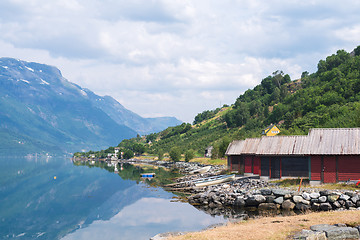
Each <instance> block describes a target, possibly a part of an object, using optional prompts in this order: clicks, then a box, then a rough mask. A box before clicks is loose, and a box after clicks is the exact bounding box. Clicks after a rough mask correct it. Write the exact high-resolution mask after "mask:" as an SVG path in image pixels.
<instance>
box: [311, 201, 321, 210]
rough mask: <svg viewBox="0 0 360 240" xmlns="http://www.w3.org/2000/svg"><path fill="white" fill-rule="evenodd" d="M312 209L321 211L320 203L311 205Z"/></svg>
mask: <svg viewBox="0 0 360 240" xmlns="http://www.w3.org/2000/svg"><path fill="white" fill-rule="evenodd" d="M311 209H312V210H314V211H319V210H320V203H313V204H312V205H311Z"/></svg>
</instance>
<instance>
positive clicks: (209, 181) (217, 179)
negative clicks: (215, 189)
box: [193, 174, 235, 187]
mask: <svg viewBox="0 0 360 240" xmlns="http://www.w3.org/2000/svg"><path fill="white" fill-rule="evenodd" d="M233 180H235V174H232V175H219V176H213V177H207V178H203V179H201V180H198V181H194V182H193V183H194V184H195V186H196V187H205V186H210V185H215V184H219V183H224V182H229V181H233Z"/></svg>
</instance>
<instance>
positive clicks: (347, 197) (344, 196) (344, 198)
mask: <svg viewBox="0 0 360 240" xmlns="http://www.w3.org/2000/svg"><path fill="white" fill-rule="evenodd" d="M339 198H340V199H341V200H344V201H347V200H349V199H350V196H348V195H346V194H341V195H340V197H339ZM336 200H337V199H336Z"/></svg>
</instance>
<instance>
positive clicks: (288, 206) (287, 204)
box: [281, 200, 295, 210]
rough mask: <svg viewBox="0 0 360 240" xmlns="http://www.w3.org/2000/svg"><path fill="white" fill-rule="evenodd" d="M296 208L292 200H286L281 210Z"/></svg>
mask: <svg viewBox="0 0 360 240" xmlns="http://www.w3.org/2000/svg"><path fill="white" fill-rule="evenodd" d="M294 207H295V203H293V202H292V201H290V200H285V201H284V202H283V203H282V204H281V208H282V209H284V210H293V209H294Z"/></svg>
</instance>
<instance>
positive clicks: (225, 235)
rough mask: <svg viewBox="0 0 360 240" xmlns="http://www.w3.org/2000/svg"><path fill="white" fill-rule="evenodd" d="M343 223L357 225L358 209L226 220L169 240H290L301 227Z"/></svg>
mask: <svg viewBox="0 0 360 240" xmlns="http://www.w3.org/2000/svg"><path fill="white" fill-rule="evenodd" d="M325 223H326V224H336V223H345V224H350V225H353V226H357V225H360V211H359V210H352V211H341V212H340V211H333V212H316V213H309V214H304V215H296V216H287V217H264V218H259V219H250V220H248V221H246V222H241V223H229V224H227V225H226V226H222V227H218V228H215V229H211V230H207V231H203V232H196V233H188V234H186V235H183V236H178V237H171V238H168V239H171V240H180V239H196V240H205V239H206V240H219V239H224V240H225V239H226V240H232V239H236V240H239V239H249V240H259V239H274V240H275V239H289V238H287V237H288V236H289V235H291V234H294V233H295V232H297V231H301V230H302V229H309V227H310V226H311V225H316V224H325Z"/></svg>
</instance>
